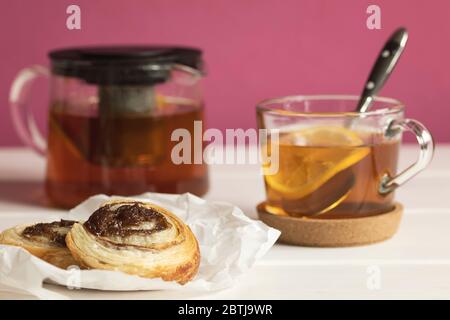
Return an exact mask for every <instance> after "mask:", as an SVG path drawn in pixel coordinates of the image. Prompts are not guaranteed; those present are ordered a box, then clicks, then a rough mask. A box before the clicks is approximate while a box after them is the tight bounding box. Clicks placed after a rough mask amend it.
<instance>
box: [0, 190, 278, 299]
mask: <svg viewBox="0 0 450 320" xmlns="http://www.w3.org/2000/svg"><path fill="white" fill-rule="evenodd" d="M121 198H123V197H108V196H105V195H97V196H94V197H91V198H89V199H88V200H86V201H85V202H83V203H81V204H80V205H79V206H77V207H75V208H74V209H72V210H71V211H70V212H69V214H68V215H66V216H64V217H63V218H64V219H73V220H78V221H83V220H87V218H88V217H89V216H90V215H91V214H92V213H93V212H94V211H95V210H96V209H97V208H99V207H100V206H101V205H102V204H103V203H104V202H105V201H108V200H111V199H121ZM127 199H130V198H127ZM131 199H136V200H140V201H150V202H152V203H155V204H157V205H160V206H162V207H164V208H166V209H168V210H170V211H172V212H173V213H174V214H176V215H177V216H178V217H180V218H181V219H182V220H183V221H184V222H185V223H187V224H188V225H189V227H190V228H191V229H192V231H193V232H194V234H195V236H196V237H197V240H198V242H199V245H200V254H201V261H200V268H199V271H198V274H197V276H196V277H195V278H194V280H192V281H191V282H189V283H187V284H185V285H184V286H181V285H179V284H177V283H175V282H166V281H162V280H161V279H145V278H140V277H137V276H131V275H127V274H125V273H122V272H117V271H105V270H79V269H78V268H76V267H73V268H72V267H71V268H69V269H68V270H63V269H60V268H57V267H55V266H53V265H51V264H49V263H47V262H45V261H43V260H41V259H39V258H36V257H34V256H32V255H31V254H29V253H28V252H27V251H26V250H23V249H21V248H18V247H13V246H6V245H0V291H11V292H22V293H28V294H31V295H34V296H36V297H38V298H42V299H56V298H59V299H61V298H64V296H63V295H61V294H57V293H54V292H52V291H50V290H47V289H44V288H43V287H42V284H43V282H44V281H47V282H52V283H56V284H60V285H62V286H66V287H69V288H78V287H80V288H88V289H98V290H120V291H133V290H166V289H171V290H206V291H209V290H220V289H224V288H227V287H230V286H232V285H233V284H234V283H235V282H236V281H237V279H238V278H239V277H240V276H241V275H243V274H244V273H245V272H247V271H248V270H249V269H250V268H251V267H252V266H253V265H254V264H255V262H256V261H257V260H258V259H260V258H261V257H262V256H263V255H264V254H265V253H266V252H267V251H268V250H269V249H270V248H271V247H272V246H273V244H274V243H275V241H276V240H277V238H278V237H279V235H280V232H279V231H278V230H276V229H273V228H270V227H268V226H266V225H265V224H264V223H262V222H261V221H257V220H252V219H250V218H248V217H247V216H245V215H244V214H243V212H242V211H241V210H240V209H239V208H238V207H236V206H233V205H231V204H229V203H225V202H212V201H206V200H203V199H201V198H198V197H196V196H194V195H192V194H188V193H186V194H183V195H169V194H158V193H145V194H143V195H140V196H136V197H131ZM33 222H38V221H30V223H33Z"/></svg>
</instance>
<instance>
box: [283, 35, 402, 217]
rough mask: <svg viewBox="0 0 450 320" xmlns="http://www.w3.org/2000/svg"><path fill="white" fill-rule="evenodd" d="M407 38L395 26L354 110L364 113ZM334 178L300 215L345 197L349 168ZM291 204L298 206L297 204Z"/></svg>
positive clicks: (352, 179)
mask: <svg viewBox="0 0 450 320" xmlns="http://www.w3.org/2000/svg"><path fill="white" fill-rule="evenodd" d="M407 40H408V32H407V31H406V29H405V28H399V29H397V30H396V31H395V32H394V33H393V34H392V35H391V36H390V37H389V39H388V40H387V42H386V43H385V45H384V47H383V49H382V50H381V52H380V54H379V55H378V59H377V60H376V61H375V64H374V66H373V67H372V70H371V72H370V74H369V78H368V79H367V81H366V85H365V86H364V90H363V92H362V94H361V98H360V99H359V102H358V105H357V107H356V112H366V111H367V110H368V109H369V107H370V105H371V104H372V101H373V99H374V96H375V95H376V94H377V93H378V91H380V89H381V88H382V87H383V85H384V83H385V82H386V80H387V79H388V78H389V76H390V74H391V73H392V70H393V69H394V67H395V65H396V64H397V61H398V59H399V58H400V55H401V54H402V52H403V49H404V48H405V45H406V42H407ZM351 123H352V121H350V123H349V124H348V125H349V126H351ZM338 177H339V178H338ZM332 180H333V179H331V181H332ZM334 180H335V182H334V183H333V187H332V188H324V190H323V191H324V192H322V193H321V197H322V199H321V201H310V203H316V204H319V205H316V206H314V207H308V208H305V207H301V208H300V209H301V210H300V211H301V213H302V214H305V213H306V215H307V216H310V217H312V216H319V215H322V214H324V213H326V212H328V211H330V210H332V209H333V208H334V207H335V206H336V203H338V201H343V200H344V199H345V198H346V197H347V196H348V194H349V193H350V191H351V190H352V188H353V185H354V183H355V180H356V179H355V176H354V173H353V171H352V170H345V171H343V172H340V173H339V174H337V175H336V177H335V179H334ZM331 181H328V182H327V183H325V185H327V184H328V183H330V184H331ZM307 203H308V202H307ZM288 205H289V204H288V203H285V204H284V206H288ZM295 205H296V206H298V203H296V204H295ZM287 210H288V211H289V210H290V211H293V209H292V208H290V207H288V208H287Z"/></svg>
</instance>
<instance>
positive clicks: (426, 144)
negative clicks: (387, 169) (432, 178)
mask: <svg viewBox="0 0 450 320" xmlns="http://www.w3.org/2000/svg"><path fill="white" fill-rule="evenodd" d="M403 131H410V132H412V133H414V135H415V136H416V138H417V142H418V143H419V147H420V153H419V158H418V159H417V161H416V162H415V163H413V164H412V165H411V166H409V167H408V168H406V169H405V170H403V171H402V172H400V173H399V174H397V175H396V176H394V177H390V176H389V175H388V174H385V175H384V176H383V177H382V179H381V183H380V187H379V192H380V193H381V194H387V193H390V192H392V191H394V190H395V189H397V188H398V187H400V186H402V185H403V184H405V182H407V181H408V180H410V179H411V178H412V177H414V176H415V175H416V174H418V173H419V172H421V171H422V170H423V169H425V168H426V167H427V166H428V164H429V163H430V162H431V159H432V158H433V153H434V142H433V137H432V136H431V133H430V131H428V129H427V128H426V127H425V126H424V125H423V124H421V123H420V122H419V121H417V120H413V119H404V120H393V121H391V122H390V123H389V125H388V127H387V130H386V133H385V135H386V136H387V137H392V136H395V135H397V134H398V133H400V132H403Z"/></svg>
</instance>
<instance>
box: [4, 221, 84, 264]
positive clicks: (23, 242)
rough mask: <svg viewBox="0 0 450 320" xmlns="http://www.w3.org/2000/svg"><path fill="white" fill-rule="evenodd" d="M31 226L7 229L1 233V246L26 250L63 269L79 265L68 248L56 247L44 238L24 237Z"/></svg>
mask: <svg viewBox="0 0 450 320" xmlns="http://www.w3.org/2000/svg"><path fill="white" fill-rule="evenodd" d="M29 226H32V225H19V226H15V227H13V228H10V229H6V230H5V231H3V232H2V233H0V244H6V245H11V246H16V247H21V248H24V249H25V250H27V251H28V252H29V253H31V254H32V255H34V256H36V257H38V258H40V259H42V260H45V261H47V262H48V263H50V264H53V265H54V266H57V267H59V268H62V269H67V268H68V267H69V266H72V265H78V263H77V261H76V260H75V259H74V258H73V257H72V254H71V253H70V251H69V249H67V247H65V246H58V245H55V244H53V243H52V242H51V241H49V240H47V239H45V238H44V237H42V238H41V239H39V241H35V240H33V239H28V238H25V237H23V236H22V232H23V230H25V228H27V227H29Z"/></svg>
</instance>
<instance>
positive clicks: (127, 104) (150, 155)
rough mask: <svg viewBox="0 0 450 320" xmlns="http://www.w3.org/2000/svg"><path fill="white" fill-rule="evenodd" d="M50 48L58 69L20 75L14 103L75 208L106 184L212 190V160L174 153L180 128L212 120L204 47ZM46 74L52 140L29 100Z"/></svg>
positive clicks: (63, 198)
mask: <svg viewBox="0 0 450 320" xmlns="http://www.w3.org/2000/svg"><path fill="white" fill-rule="evenodd" d="M49 57H50V60H51V71H49V70H48V69H47V68H45V67H42V66H33V67H30V68H26V69H24V70H22V71H21V72H20V73H19V74H18V76H17V77H16V79H15V80H14V82H13V84H12V87H11V94H10V107H11V112H12V116H13V121H14V124H15V127H16V129H17V132H18V134H19V136H20V137H21V139H22V140H23V141H24V142H25V143H26V144H27V145H28V146H30V147H32V148H33V149H34V150H35V151H37V152H38V153H40V154H42V155H45V156H46V157H47V173H46V192H47V195H48V198H49V200H50V201H51V203H53V204H55V205H57V206H61V207H72V206H74V205H76V204H78V203H79V202H81V201H83V200H84V199H86V198H87V197H89V196H91V195H94V194H98V193H105V194H114V195H135V194H140V193H143V192H148V191H150V192H166V193H183V192H191V193H194V194H197V195H203V194H204V193H206V191H207V189H208V172H207V167H206V164H204V163H200V164H195V163H182V164H176V163H174V161H172V159H171V151H172V149H173V147H174V146H175V145H176V144H177V143H178V142H177V141H172V140H173V139H172V132H173V131H174V130H175V129H186V130H188V131H189V133H191V136H194V122H195V121H202V120H203V98H202V92H201V85H200V84H201V82H200V81H199V80H200V79H201V78H202V75H203V71H202V58H201V51H200V50H198V49H193V48H185V47H144V46H117V47H84V48H71V49H62V50H55V51H51V52H50V53H49ZM40 76H46V77H49V78H50V99H49V117H48V119H49V120H48V139H47V141H46V140H45V139H44V138H43V137H42V135H41V134H40V133H39V131H38V130H36V124H35V122H34V121H33V118H32V116H31V113H30V112H29V109H28V101H29V99H28V97H27V89H28V87H29V86H30V85H31V83H32V82H33V80H34V79H36V78H38V77H40ZM25 119H26V121H24V120H25ZM200 151H202V150H200ZM193 152H198V150H197V151H195V150H194V149H193Z"/></svg>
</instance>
